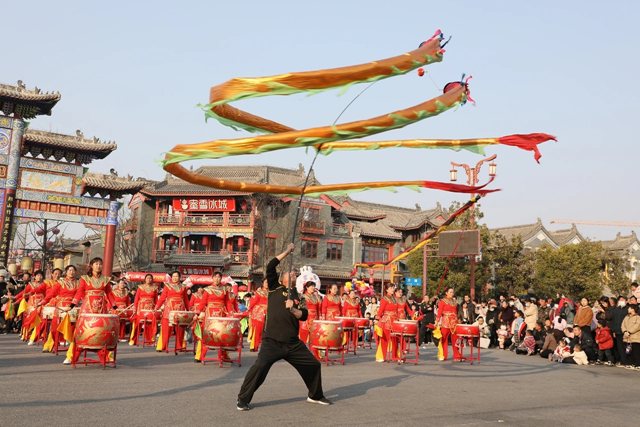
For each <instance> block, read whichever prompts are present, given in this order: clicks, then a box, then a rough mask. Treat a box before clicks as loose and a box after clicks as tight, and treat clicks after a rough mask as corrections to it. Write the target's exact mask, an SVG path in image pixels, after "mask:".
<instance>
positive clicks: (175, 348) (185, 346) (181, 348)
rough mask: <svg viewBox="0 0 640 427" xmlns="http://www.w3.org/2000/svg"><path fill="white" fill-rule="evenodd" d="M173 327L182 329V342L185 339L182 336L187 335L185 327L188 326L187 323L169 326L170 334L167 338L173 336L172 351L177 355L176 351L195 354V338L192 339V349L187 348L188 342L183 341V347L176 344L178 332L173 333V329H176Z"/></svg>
mask: <svg viewBox="0 0 640 427" xmlns="http://www.w3.org/2000/svg"><path fill="white" fill-rule="evenodd" d="M173 328H181V329H182V330H183V332H184V333H183V334H182V340H183V342H185V341H186V340H185V339H184V337H185V336H186V335H187V333H186V332H187V329H188V328H189V326H188V325H184V326H183V325H175V326H173V327H172V328H171V335H170V336H169V339H171V337H172V336H173V337H175V345H174V347H173V352H174V353H175V355H176V356H177V355H178V352H181V353H193V354H196V340H195V339H194V340H193V350H189V349H188V348H187V345H188V343H186V342H185V345H184V347H183V346H182V345H180V346H178V344H179V343H178V334H176V333H175V331H177V329H173ZM168 344H169V342H168V341H167V353H169V345H168Z"/></svg>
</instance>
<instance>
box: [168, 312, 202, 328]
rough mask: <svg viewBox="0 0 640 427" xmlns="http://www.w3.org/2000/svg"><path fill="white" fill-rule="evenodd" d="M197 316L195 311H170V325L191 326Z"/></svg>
mask: <svg viewBox="0 0 640 427" xmlns="http://www.w3.org/2000/svg"><path fill="white" fill-rule="evenodd" d="M194 317H196V312H195V311H170V312H169V325H171V326H174V325H178V326H189V325H190V324H191V323H192V322H193V318H194Z"/></svg>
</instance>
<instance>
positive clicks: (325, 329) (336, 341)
mask: <svg viewBox="0 0 640 427" xmlns="http://www.w3.org/2000/svg"><path fill="white" fill-rule="evenodd" d="M309 339H310V341H311V347H313V348H317V349H327V348H328V349H331V350H340V349H342V342H343V341H344V328H343V326H342V322H339V321H337V320H314V321H313V323H312V324H311V334H310V336H309Z"/></svg>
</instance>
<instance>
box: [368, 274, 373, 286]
mask: <svg viewBox="0 0 640 427" xmlns="http://www.w3.org/2000/svg"><path fill="white" fill-rule="evenodd" d="M369 284H371V285H373V276H372V277H369Z"/></svg>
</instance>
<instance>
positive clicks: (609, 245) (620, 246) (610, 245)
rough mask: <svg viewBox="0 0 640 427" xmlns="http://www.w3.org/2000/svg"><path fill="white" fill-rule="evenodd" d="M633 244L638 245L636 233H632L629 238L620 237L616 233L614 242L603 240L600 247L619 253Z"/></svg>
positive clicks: (639, 242)
mask: <svg viewBox="0 0 640 427" xmlns="http://www.w3.org/2000/svg"><path fill="white" fill-rule="evenodd" d="M634 243H638V244H639V245H640V241H638V237H637V236H636V232H635V231H632V232H631V235H630V236H621V235H620V233H618V234H617V235H616V238H615V240H603V241H602V246H603V247H604V248H605V249H609V250H612V251H621V250H627V249H629V248H630V247H631V245H633V244H634Z"/></svg>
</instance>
